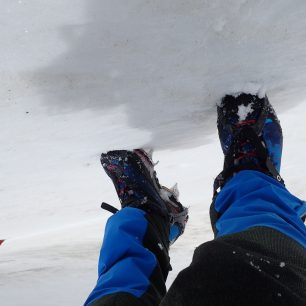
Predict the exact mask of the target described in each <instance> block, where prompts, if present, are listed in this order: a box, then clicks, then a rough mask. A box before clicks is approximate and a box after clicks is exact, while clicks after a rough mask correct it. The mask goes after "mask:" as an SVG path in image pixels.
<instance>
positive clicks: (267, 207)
mask: <svg viewBox="0 0 306 306" xmlns="http://www.w3.org/2000/svg"><path fill="white" fill-rule="evenodd" d="M215 209H216V211H218V212H219V213H221V214H222V215H221V217H220V218H219V219H218V221H217V223H216V228H217V232H218V234H217V237H221V236H224V235H228V234H233V233H237V232H241V231H244V230H247V229H249V228H252V227H255V226H266V227H270V228H273V229H276V230H278V231H279V232H281V233H283V234H285V235H286V236H289V237H291V238H292V239H294V240H295V241H297V242H298V243H300V244H301V245H302V246H304V248H306V227H305V225H304V223H303V221H302V219H301V217H302V216H303V215H304V214H305V213H306V203H305V202H304V201H302V200H299V199H298V198H297V197H295V196H293V195H292V194H290V193H289V191H288V190H287V189H286V188H285V187H284V186H283V185H282V184H280V183H279V182H277V181H276V180H275V179H273V178H272V177H270V176H267V175H265V174H263V173H261V172H258V171H251V170H245V171H241V172H239V173H237V174H236V175H235V176H234V177H233V178H231V179H230V180H229V181H228V182H227V183H226V185H225V186H224V188H223V189H222V190H221V192H220V193H219V195H218V196H217V198H216V201H215Z"/></svg>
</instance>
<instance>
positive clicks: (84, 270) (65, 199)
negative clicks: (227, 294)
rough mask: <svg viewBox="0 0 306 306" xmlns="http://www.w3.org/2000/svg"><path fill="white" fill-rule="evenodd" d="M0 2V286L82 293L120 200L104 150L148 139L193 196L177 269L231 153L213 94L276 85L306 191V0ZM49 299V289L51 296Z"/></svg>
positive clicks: (76, 296)
mask: <svg viewBox="0 0 306 306" xmlns="http://www.w3.org/2000/svg"><path fill="white" fill-rule="evenodd" d="M1 7H2V10H1V11H0V23H1V27H0V38H1V48H0V81H1V86H0V98H1V100H0V110H1V111H0V126H1V133H0V141H1V150H0V165H1V173H0V203H1V214H0V239H7V240H6V241H5V243H4V244H3V245H2V246H1V247H0V300H1V304H3V305H5V306H13V305H14V306H15V305H31V306H33V305H34V306H35V305H42V304H43V305H46V306H51V305H59V304H62V305H69V306H70V305H82V302H83V301H84V299H85V298H86V296H87V294H88V293H89V291H90V290H91V289H92V287H93V285H94V283H95V280H96V262H97V257H98V252H99V246H100V241H101V237H102V235H103V228H104V224H105V221H106V220H107V218H108V217H109V215H108V214H107V213H106V212H102V211H101V210H100V208H99V204H100V202H101V201H102V200H104V201H106V202H109V203H113V204H117V205H118V200H117V198H116V195H115V192H114V190H113V187H112V185H111V183H110V181H109V180H108V178H107V177H106V175H105V174H104V173H103V171H102V169H101V166H100V164H99V155H100V153H101V151H105V150H108V149H112V148H133V147H139V146H151V147H154V148H155V149H156V153H155V159H156V160H160V164H159V165H158V166H157V171H158V173H159V177H160V180H161V182H162V183H163V184H165V185H172V184H173V183H174V182H178V183H179V187H180V191H181V201H182V202H183V203H184V204H185V205H188V206H190V211H191V213H190V214H191V215H190V222H189V224H188V226H187V229H186V233H185V234H184V236H183V237H181V238H180V240H179V241H178V242H177V243H176V244H175V245H174V246H173V248H172V251H171V258H172V265H173V268H174V271H173V272H172V273H170V276H169V280H168V285H170V284H171V282H172V280H173V279H174V278H175V275H176V274H177V272H178V271H179V270H180V269H181V268H183V267H185V266H186V265H188V263H189V262H190V261H191V256H192V252H193V250H194V248H195V247H196V246H197V245H198V244H200V243H201V242H203V241H206V240H209V239H211V238H212V233H211V230H210V223H209V218H208V207H209V205H210V201H211V196H212V182H213V178H214V176H215V175H216V174H217V173H218V171H219V170H221V167H222V153H221V149H220V148H219V144H218V140H217V135H216V127H215V120H216V116H215V104H216V103H217V102H218V100H219V99H220V97H221V96H222V95H223V94H224V93H227V92H234V91H241V90H248V91H252V92H253V91H260V92H267V94H268V96H269V97H270V100H271V102H272V104H273V105H274V106H275V108H276V110H277V111H278V113H279V114H280V119H281V121H282V126H283V129H284V138H285V139H284V141H285V150H284V158H283V167H282V174H283V176H284V177H285V179H286V183H287V186H288V187H289V189H290V190H291V191H292V192H294V193H296V194H297V195H298V196H300V197H304V198H306V191H305V184H304V180H303V177H304V173H305V172H306V171H305V170H306V166H305V163H304V159H305V153H304V149H305V145H304V144H305V143H306V131H305V120H304V116H305V114H306V103H305V101H306V87H305V86H304V84H305V83H306V69H305V67H306V57H305V52H306V30H305V29H306V19H305V18H304V16H305V13H306V3H305V1H298V0H294V1H285V0H282V1H277V2H276V1H267V0H263V1H247V0H241V1H240V0H236V1H234V0H232V1H219V0H215V1H204V0H202V1H200V0H192V1H188V2H186V1H180V0H179V1H175V2H173V1H159V0H158V1H156V0H155V1H151V0H149V1H145V2H144V1H140V0H139V1H138V0H137V1H136V0H130V1H123V0H122V1H119V0H102V1H101V0H90V1H85V0H74V1H72V0H61V1H59V0H52V1H48V2H42V1H38V0H28V1H15V0H3V1H2V3H1ZM42 301H43V302H42Z"/></svg>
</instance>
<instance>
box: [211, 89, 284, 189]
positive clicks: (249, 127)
mask: <svg viewBox="0 0 306 306" xmlns="http://www.w3.org/2000/svg"><path fill="white" fill-rule="evenodd" d="M217 111H218V121H217V125H218V132H219V138H220V142H221V147H222V150H223V153H224V157H225V158H224V167H223V171H222V172H221V173H220V174H219V175H218V176H217V178H216V180H215V183H214V192H215V194H216V193H217V190H218V189H220V188H222V187H223V186H224V184H225V183H226V181H227V180H228V179H229V178H231V177H232V176H233V175H234V174H235V173H237V172H239V171H241V170H257V171H261V172H263V173H265V174H267V175H269V176H271V177H273V178H275V179H276V180H277V181H279V182H280V183H284V182H283V179H282V178H281V176H280V174H279V172H280V165H281V156H282V145H283V135H282V129H281V126H280V123H279V120H278V118H277V116H276V113H275V111H274V109H273V108H272V106H271V104H270V102H269V100H268V98H267V96H265V97H263V98H260V97H258V96H256V95H251V94H246V93H241V94H239V95H237V96H232V95H226V96H225V97H223V99H222V101H221V104H220V105H218V107H217Z"/></svg>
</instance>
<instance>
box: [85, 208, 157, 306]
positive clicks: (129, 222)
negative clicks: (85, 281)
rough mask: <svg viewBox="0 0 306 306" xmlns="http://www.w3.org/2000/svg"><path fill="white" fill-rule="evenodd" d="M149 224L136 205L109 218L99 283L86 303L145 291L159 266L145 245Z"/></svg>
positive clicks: (143, 213)
mask: <svg viewBox="0 0 306 306" xmlns="http://www.w3.org/2000/svg"><path fill="white" fill-rule="evenodd" d="M147 227H148V221H147V219H146V218H145V212H144V211H142V210H140V209H137V208H130V207H127V208H124V209H122V210H120V211H119V212H117V213H116V214H115V215H113V216H112V217H111V218H109V220H108V222H107V224H106V228H105V234H104V241H103V244H102V248H101V252H100V258H99V266H98V274H99V278H98V282H97V285H96V287H95V288H94V290H93V291H92V293H91V294H90V295H89V297H88V299H87V300H86V302H85V304H84V305H89V304H90V303H91V302H93V301H94V300H96V299H98V298H101V297H102V296H105V295H108V294H112V293H115V292H127V293H130V294H132V295H134V296H136V297H140V296H141V295H143V294H144V293H145V291H146V290H147V289H148V287H149V285H150V281H149V278H150V276H151V274H152V272H153V270H154V268H155V267H156V266H157V260H156V257H155V255H154V254H153V253H152V252H150V251H149V250H148V249H146V248H144V247H143V245H142V243H143V239H144V236H145V234H146V231H147Z"/></svg>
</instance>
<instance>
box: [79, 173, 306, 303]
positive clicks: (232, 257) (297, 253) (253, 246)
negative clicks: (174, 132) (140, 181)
mask: <svg viewBox="0 0 306 306" xmlns="http://www.w3.org/2000/svg"><path fill="white" fill-rule="evenodd" d="M305 213H306V205H305V202H303V201H301V200H299V199H298V198H296V197H295V196H293V195H292V194H290V193H289V192H288V191H287V189H286V188H285V187H284V186H283V185H281V184H280V183H278V182H277V181H276V180H274V179H273V178H271V177H269V176H267V175H265V174H263V173H261V172H258V171H251V170H245V171H241V172H239V173H238V174H236V175H235V176H234V177H233V178H231V179H230V180H229V181H228V182H227V183H226V185H225V186H224V188H223V189H222V191H221V192H220V193H219V194H218V196H217V197H216V199H214V201H213V204H212V206H211V221H212V226H213V229H214V231H215V239H214V240H212V241H209V242H206V243H203V244H202V245H200V246H199V247H198V248H197V249H196V250H195V252H194V256H193V260H192V263H191V265H190V266H189V267H188V268H186V269H184V270H183V271H181V272H180V273H179V275H178V276H177V278H176V280H175V281H174V283H173V284H172V286H171V288H170V289H169V291H168V293H166V288H165V281H166V278H167V273H168V271H169V269H170V265H169V257H168V245H167V238H165V237H166V236H167V234H168V233H169V227H168V225H167V222H165V220H162V218H161V217H159V216H153V217H152V213H149V214H148V213H147V212H145V211H142V210H140V209H136V208H124V209H122V210H121V211H119V212H118V213H116V214H115V215H114V216H112V217H111V218H110V219H109V220H108V222H107V225H106V229H105V235H104V241H103V245H102V248H101V253H100V259H99V268H98V274H99V278H98V282H97V284H96V287H95V288H94V290H93V291H92V293H91V294H90V295H89V297H88V299H87V301H86V302H85V305H91V306H97V305H100V306H104V305H107V306H119V305H120V306H130V305H134V306H135V305H136V306H138V305H139V306H140V305H142V306H153V305H154V306H155V305H163V306H165V305H167V306H174V305H175V306H193V305H208V306H209V305H212V306H222V305H235V306H240V305H241V306H242V305H243V306H249V305H250V306H252V305H261V306H264V305H269V306H271V305H286V306H291V305H292V306H293V305H301V306H302V305H303V306H305V305H306V229H305V225H304V223H303V221H302V217H303V216H304V215H305ZM191 222H192V220H191ZM186 260H188V259H186Z"/></svg>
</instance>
